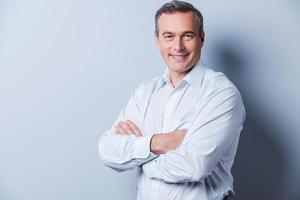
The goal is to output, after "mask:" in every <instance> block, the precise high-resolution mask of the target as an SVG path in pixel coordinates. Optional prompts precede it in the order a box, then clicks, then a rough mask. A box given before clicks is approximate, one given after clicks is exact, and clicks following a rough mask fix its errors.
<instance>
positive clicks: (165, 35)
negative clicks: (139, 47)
mask: <svg viewBox="0 0 300 200" xmlns="http://www.w3.org/2000/svg"><path fill="white" fill-rule="evenodd" d="M163 38H164V39H165V40H167V41H170V40H172V39H173V35H172V34H164V35H163Z"/></svg>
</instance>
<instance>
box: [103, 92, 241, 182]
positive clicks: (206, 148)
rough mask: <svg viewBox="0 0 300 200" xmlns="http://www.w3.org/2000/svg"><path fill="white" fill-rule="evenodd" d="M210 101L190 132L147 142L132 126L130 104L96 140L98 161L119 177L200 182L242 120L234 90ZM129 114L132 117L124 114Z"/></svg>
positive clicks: (163, 135)
mask: <svg viewBox="0 0 300 200" xmlns="http://www.w3.org/2000/svg"><path fill="white" fill-rule="evenodd" d="M210 98H211V99H210V100H209V103H207V104H205V107H203V108H202V109H201V113H199V115H198V117H197V118H196V119H195V121H194V122H193V124H192V125H191V127H189V128H188V130H174V131H172V132H169V133H155V134H153V135H149V136H148V135H143V130H140V128H141V127H138V126H137V125H136V124H139V123H138V122H139V121H138V118H137V117H136V116H137V114H138V111H139V110H140V108H139V107H137V106H136V105H137V104H136V103H135V101H134V99H132V98H131V100H130V101H129V103H128V105H127V107H126V108H125V110H124V111H123V112H121V114H120V116H119V118H118V119H117V121H116V123H115V124H114V126H113V128H112V129H111V130H109V131H107V132H106V133H105V134H104V135H102V136H101V138H100V141H99V154H100V156H101V158H102V160H103V161H104V163H105V164H106V165H107V166H109V167H111V168H113V169H115V170H117V171H124V170H128V169H133V168H135V167H138V166H142V167H143V171H144V173H145V174H146V175H147V176H148V177H150V178H154V179H160V180H163V181H165V182H169V183H180V182H195V181H199V180H201V179H202V178H204V177H206V176H207V175H209V174H210V173H212V171H213V170H214V169H215V168H216V166H217V164H218V162H219V161H220V160H221V158H224V155H225V154H226V151H227V150H228V149H229V148H230V147H231V146H232V145H233V144H235V141H236V140H238V138H239V134H240V131H241V129H242V124H243V121H244V119H245V111H244V107H243V103H242V100H241V97H240V95H239V93H238V92H236V91H235V90H231V89H225V90H224V91H220V92H219V93H217V94H216V95H212V96H211V97H210ZM133 110H136V112H135V114H132V113H134V112H128V111H133ZM128 119H132V120H131V121H130V120H128ZM230 156H231V155H230ZM230 156H229V157H228V158H225V159H232V157H230Z"/></svg>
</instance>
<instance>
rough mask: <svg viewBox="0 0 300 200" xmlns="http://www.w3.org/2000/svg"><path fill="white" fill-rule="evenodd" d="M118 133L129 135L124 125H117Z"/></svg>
mask: <svg viewBox="0 0 300 200" xmlns="http://www.w3.org/2000/svg"><path fill="white" fill-rule="evenodd" d="M115 128H116V133H117V134H120V135H127V133H126V130H125V129H123V128H122V126H120V125H117V126H116V127H115Z"/></svg>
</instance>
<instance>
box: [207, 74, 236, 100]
mask: <svg viewBox="0 0 300 200" xmlns="http://www.w3.org/2000/svg"><path fill="white" fill-rule="evenodd" d="M203 88H204V90H205V92H206V93H220V92H222V91H227V93H235V94H237V95H240V92H239V90H238V89H237V87H236V86H235V85H234V83H232V81H231V80H230V79H229V78H228V77H227V76H226V75H225V74H223V73H222V72H216V71H214V70H212V69H209V68H206V70H205V76H204V80H203Z"/></svg>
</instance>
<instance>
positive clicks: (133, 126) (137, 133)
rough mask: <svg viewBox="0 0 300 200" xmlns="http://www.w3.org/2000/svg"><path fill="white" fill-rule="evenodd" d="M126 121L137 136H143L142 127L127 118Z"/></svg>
mask: <svg viewBox="0 0 300 200" xmlns="http://www.w3.org/2000/svg"><path fill="white" fill-rule="evenodd" d="M126 123H127V125H128V126H129V127H130V128H131V129H132V130H133V133H134V134H135V135H136V136H142V133H141V131H140V129H139V128H138V127H137V125H136V124H135V123H134V122H132V121H130V120H127V121H126Z"/></svg>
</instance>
